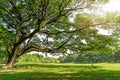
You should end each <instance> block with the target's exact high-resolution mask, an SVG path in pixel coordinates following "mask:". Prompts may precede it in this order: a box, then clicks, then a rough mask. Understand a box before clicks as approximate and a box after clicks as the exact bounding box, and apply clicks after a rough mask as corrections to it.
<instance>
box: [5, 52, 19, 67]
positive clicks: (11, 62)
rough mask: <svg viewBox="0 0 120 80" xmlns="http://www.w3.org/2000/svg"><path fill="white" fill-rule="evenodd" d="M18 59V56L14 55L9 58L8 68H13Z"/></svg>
mask: <svg viewBox="0 0 120 80" xmlns="http://www.w3.org/2000/svg"><path fill="white" fill-rule="evenodd" d="M16 59H17V54H16V53H12V54H11V55H9V56H8V61H7V64H6V66H5V67H6V68H13V67H14V66H15V61H16Z"/></svg>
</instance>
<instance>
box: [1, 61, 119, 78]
mask: <svg viewBox="0 0 120 80" xmlns="http://www.w3.org/2000/svg"><path fill="white" fill-rule="evenodd" d="M93 65H94V66H96V68H92V66H91V64H26V65H20V64H18V65H17V68H14V69H7V70H0V80H8V79H9V80H16V79H17V80H33V79H34V80H119V78H120V77H119V75H120V64H107V63H102V64H93ZM28 66H30V67H28Z"/></svg>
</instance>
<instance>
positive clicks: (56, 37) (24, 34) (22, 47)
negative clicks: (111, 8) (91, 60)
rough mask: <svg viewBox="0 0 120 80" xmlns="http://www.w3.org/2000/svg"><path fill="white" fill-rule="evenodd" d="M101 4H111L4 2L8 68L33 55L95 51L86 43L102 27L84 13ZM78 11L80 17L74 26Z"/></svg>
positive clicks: (87, 0) (0, 7)
mask: <svg viewBox="0 0 120 80" xmlns="http://www.w3.org/2000/svg"><path fill="white" fill-rule="evenodd" d="M100 1H101V2H106V1H108V0H74V1H73V0H1V2H0V16H1V17H2V24H3V26H2V27H3V28H4V29H5V31H6V34H8V35H7V37H9V38H7V37H6V36H4V37H6V38H5V40H7V41H6V43H5V44H7V48H6V49H7V53H8V54H7V55H8V61H7V64H6V67H13V66H14V63H15V61H16V59H17V58H18V57H20V56H21V55H23V54H25V53H28V52H31V51H39V52H47V53H55V52H61V53H66V52H67V51H68V50H71V51H77V52H80V51H82V50H86V49H91V48H95V47H93V46H90V44H89V43H87V45H86V42H87V39H91V40H92V38H93V37H94V34H96V33H97V31H96V30H97V29H96V28H93V27H95V26H98V25H103V24H101V23H97V22H95V20H94V19H93V17H92V16H90V14H86V15H85V13H84V9H86V10H88V8H90V9H91V8H92V6H95V4H98V3H99V2H100ZM76 10H77V11H78V13H79V15H77V16H76V19H75V20H74V21H73V22H71V21H70V16H72V15H73V14H75V13H76ZM73 16H74V15H73ZM73 18H75V17H73ZM91 37H92V38H91ZM84 40H85V41H84ZM88 44H89V45H88ZM97 48H98V47H97Z"/></svg>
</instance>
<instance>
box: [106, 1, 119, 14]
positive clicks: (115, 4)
mask: <svg viewBox="0 0 120 80" xmlns="http://www.w3.org/2000/svg"><path fill="white" fill-rule="evenodd" d="M104 11H109V12H113V11H120V0H110V1H109V3H107V4H106V5H105V7H104Z"/></svg>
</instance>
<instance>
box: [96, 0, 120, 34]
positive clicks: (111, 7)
mask: <svg viewBox="0 0 120 80" xmlns="http://www.w3.org/2000/svg"><path fill="white" fill-rule="evenodd" d="M102 7H103V8H102V11H103V12H115V11H119V12H120V0H110V1H109V2H108V3H106V4H105V5H104V6H102ZM98 33H100V34H105V35H110V34H111V32H109V31H107V30H104V29H99V32H98Z"/></svg>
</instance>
